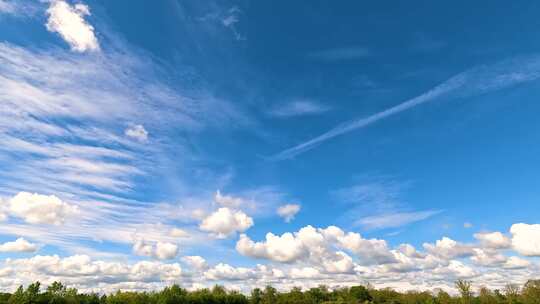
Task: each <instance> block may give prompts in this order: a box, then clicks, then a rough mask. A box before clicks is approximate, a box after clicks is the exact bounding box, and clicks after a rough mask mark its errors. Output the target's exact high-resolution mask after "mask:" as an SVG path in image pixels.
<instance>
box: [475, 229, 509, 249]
mask: <svg viewBox="0 0 540 304" xmlns="http://www.w3.org/2000/svg"><path fill="white" fill-rule="evenodd" d="M474 238H475V239H477V240H478V241H480V243H481V244H482V246H484V247H488V248H496V249H503V248H508V247H510V245H511V243H512V242H511V240H510V239H509V238H508V237H507V236H506V235H504V234H502V233H500V232H498V231H497V232H480V233H475V234H474Z"/></svg>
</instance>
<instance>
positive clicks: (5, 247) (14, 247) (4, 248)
mask: <svg viewBox="0 0 540 304" xmlns="http://www.w3.org/2000/svg"><path fill="white" fill-rule="evenodd" d="M37 250H38V246H37V245H36V244H33V243H30V242H28V241H27V240H25V239H24V238H18V239H16V240H15V241H12V242H6V243H3V244H0V252H35V251H37Z"/></svg>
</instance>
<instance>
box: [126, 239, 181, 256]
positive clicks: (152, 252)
mask: <svg viewBox="0 0 540 304" xmlns="http://www.w3.org/2000/svg"><path fill="white" fill-rule="evenodd" d="M133 252H134V253H135V254H136V255H141V256H148V257H154V258H158V259H160V260H169V259H172V258H174V257H176V255H177V254H178V245H176V244H173V243H169V242H156V243H149V242H145V241H143V240H137V241H136V242H135V243H134V244H133Z"/></svg>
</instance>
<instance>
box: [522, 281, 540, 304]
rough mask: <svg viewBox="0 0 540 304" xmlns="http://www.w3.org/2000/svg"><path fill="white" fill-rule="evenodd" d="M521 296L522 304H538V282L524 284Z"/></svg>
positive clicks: (539, 283)
mask: <svg viewBox="0 0 540 304" xmlns="http://www.w3.org/2000/svg"><path fill="white" fill-rule="evenodd" d="M521 294H522V298H523V303H524V304H540V280H531V281H528V282H527V283H525V286H523V290H522V292H521Z"/></svg>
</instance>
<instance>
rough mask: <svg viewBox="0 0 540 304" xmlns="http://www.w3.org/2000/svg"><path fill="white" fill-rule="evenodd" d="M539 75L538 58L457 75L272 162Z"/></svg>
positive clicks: (353, 53) (333, 53)
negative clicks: (431, 105)
mask: <svg viewBox="0 0 540 304" xmlns="http://www.w3.org/2000/svg"><path fill="white" fill-rule="evenodd" d="M360 55H366V53H365V50H363V49H362V48H360V49H356V48H352V49H349V48H345V49H335V50H328V51H322V52H318V53H314V54H313V55H312V56H314V57H315V58H320V59H327V60H341V59H352V58H358V56H360ZM539 71H540V57H539V56H530V57H522V58H517V59H516V58H514V59H510V60H506V61H502V62H499V63H496V64H493V65H490V66H480V67H476V68H473V69H470V70H467V71H464V72H462V73H460V74H457V75H455V76H454V77H451V78H450V79H448V80H446V81H445V82H443V83H441V84H439V85H437V86H435V87H434V88H432V89H430V90H428V91H427V92H425V93H423V94H421V95H418V96H416V97H414V98H411V99H408V100H406V101H404V102H401V103H399V104H397V105H395V106H393V107H391V108H388V109H386V110H383V111H380V112H377V113H374V114H372V115H369V116H366V117H359V118H356V119H352V120H349V121H345V122H343V123H340V124H338V125H337V126H336V127H334V128H333V129H330V130H329V131H327V132H325V133H322V134H321V135H319V136H316V137H314V138H312V139H310V140H308V141H305V142H303V143H300V144H298V145H296V146H294V147H291V148H289V149H286V150H283V151H281V152H279V153H277V154H275V155H274V156H273V157H272V159H273V160H278V161H279V160H285V159H290V158H292V157H294V156H296V155H299V154H301V153H304V152H306V151H309V150H311V149H313V148H315V147H317V146H319V145H320V144H321V143H323V142H325V141H327V140H329V139H331V138H334V137H336V136H340V135H343V134H346V133H349V132H352V131H354V130H357V129H361V128H365V127H368V126H370V125H372V124H374V123H377V122H379V121H381V120H384V119H386V118H388V117H391V116H394V115H397V114H399V113H402V112H405V111H407V110H409V109H412V108H414V107H417V106H420V105H422V104H425V103H428V102H432V101H434V100H436V99H437V98H439V97H444V96H446V97H448V96H451V95H452V94H453V93H455V92H459V93H458V94H456V95H458V96H459V97H462V96H474V95H478V94H483V93H486V92H491V91H496V90H500V89H504V88H508V87H512V86H515V85H518V84H521V83H525V82H530V81H532V80H535V79H538V78H539V77H540V73H539ZM508 75H519V77H508ZM454 97H455V96H454Z"/></svg>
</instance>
